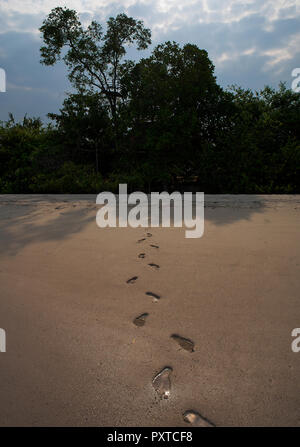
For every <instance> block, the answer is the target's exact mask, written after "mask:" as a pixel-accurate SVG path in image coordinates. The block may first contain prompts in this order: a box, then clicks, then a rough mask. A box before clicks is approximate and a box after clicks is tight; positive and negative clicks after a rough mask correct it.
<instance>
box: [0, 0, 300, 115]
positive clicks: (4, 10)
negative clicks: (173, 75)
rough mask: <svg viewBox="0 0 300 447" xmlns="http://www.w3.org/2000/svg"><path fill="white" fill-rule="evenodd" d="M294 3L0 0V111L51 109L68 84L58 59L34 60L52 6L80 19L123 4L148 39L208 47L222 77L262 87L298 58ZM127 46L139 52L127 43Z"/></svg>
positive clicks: (298, 15)
mask: <svg viewBox="0 0 300 447" xmlns="http://www.w3.org/2000/svg"><path fill="white" fill-rule="evenodd" d="M298 5H299V2H298V0H265V1H261V0H228V1H226V2H224V0H181V1H180V2H177V1H176V0H119V1H118V0H116V1H111V0H65V1H63V2H61V1H58V0H1V3H0V67H2V68H4V69H5V70H6V72H7V79H8V90H7V93H5V94H1V95H0V105H1V108H0V119H1V118H2V119H3V115H4V114H5V115H7V112H8V111H13V112H15V113H16V114H17V115H21V114H24V113H23V112H24V111H28V113H33V112H34V113H35V114H39V111H40V114H42V115H43V114H45V113H46V112H47V111H56V110H57V109H58V108H59V106H60V105H61V102H62V99H63V97H64V94H65V91H66V90H70V86H69V85H68V82H67V80H66V71H65V68H64V67H63V65H62V64H60V65H57V66H55V67H43V66H41V65H40V63H39V47H40V44H41V39H40V35H39V31H38V28H39V27H40V26H41V24H42V21H43V19H44V18H45V17H46V16H47V14H48V13H49V12H50V11H51V9H52V8H54V7H56V6H67V7H69V8H72V9H75V10H77V11H78V12H79V13H80V18H81V20H82V22H83V23H84V24H87V23H89V22H90V21H91V20H92V19H96V20H98V21H100V22H102V23H104V22H105V21H106V19H107V18H108V17H109V16H115V15H116V14H118V13H120V12H125V13H127V14H128V15H131V16H133V17H135V18H139V19H142V20H143V21H144V22H145V25H146V26H148V27H150V28H151V30H152V37H153V45H156V44H158V43H160V42H163V41H166V40H175V41H177V42H179V43H181V44H184V43H186V42H192V43H195V44H197V45H198V46H199V47H200V48H205V49H206V50H207V51H208V54H209V57H210V58H211V59H212V61H213V63H214V65H215V67H216V75H217V78H218V81H219V82H220V83H221V85H223V86H226V85H228V84H233V83H237V84H240V85H242V86H243V87H249V88H254V89H259V88H260V87H263V86H264V85H265V84H270V85H273V86H275V85H278V83H279V81H280V80H283V81H287V82H288V83H290V82H291V81H292V78H291V71H292V69H293V68H295V67H299V66H300V45H299V44H300V34H299V21H300V8H299V6H298ZM153 45H152V48H153ZM128 54H129V56H130V57H136V56H137V55H136V52H134V51H133V50H132V49H130V51H129V53H128ZM145 54H146V55H147V54H149V50H147V51H146V52H145V53H143V56H144V55H145ZM140 56H141V54H139V55H138V57H140ZM18 98H19V102H18Z"/></svg>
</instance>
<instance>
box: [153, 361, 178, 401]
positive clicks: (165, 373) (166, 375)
mask: <svg viewBox="0 0 300 447" xmlns="http://www.w3.org/2000/svg"><path fill="white" fill-rule="evenodd" d="M172 371H173V370H172V368H171V367H169V366H166V367H165V368H163V369H162V370H161V371H160V372H159V373H158V374H157V375H156V376H155V377H154V378H153V380H152V385H153V387H154V389H155V391H156V392H157V394H158V395H159V397H160V398H161V399H162V398H164V399H168V398H169V397H170V392H171V379H170V375H171V373H172Z"/></svg>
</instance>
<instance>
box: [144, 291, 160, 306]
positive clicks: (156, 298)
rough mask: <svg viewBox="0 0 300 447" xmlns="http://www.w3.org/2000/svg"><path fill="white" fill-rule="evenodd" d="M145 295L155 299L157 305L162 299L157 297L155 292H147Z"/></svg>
mask: <svg viewBox="0 0 300 447" xmlns="http://www.w3.org/2000/svg"><path fill="white" fill-rule="evenodd" d="M145 295H147V296H151V297H152V298H153V301H154V302H155V303H156V302H157V301H158V300H159V299H160V295H157V293H153V292H145Z"/></svg>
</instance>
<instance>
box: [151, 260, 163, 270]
mask: <svg viewBox="0 0 300 447" xmlns="http://www.w3.org/2000/svg"><path fill="white" fill-rule="evenodd" d="M148 265H149V266H150V267H153V268H154V269H155V270H158V269H159V268H160V266H159V265H158V264H154V263H153V262H150V264H148Z"/></svg>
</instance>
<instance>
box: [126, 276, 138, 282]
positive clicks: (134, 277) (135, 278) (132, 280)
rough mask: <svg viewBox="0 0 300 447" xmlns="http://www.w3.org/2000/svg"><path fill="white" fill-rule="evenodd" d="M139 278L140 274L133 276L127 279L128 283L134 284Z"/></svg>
mask: <svg viewBox="0 0 300 447" xmlns="http://www.w3.org/2000/svg"><path fill="white" fill-rule="evenodd" d="M137 279H138V276H133V277H132V278H129V279H127V281H126V282H127V284H133V283H135V281H136V280H137Z"/></svg>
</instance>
